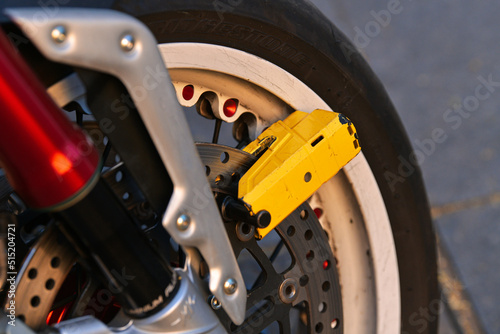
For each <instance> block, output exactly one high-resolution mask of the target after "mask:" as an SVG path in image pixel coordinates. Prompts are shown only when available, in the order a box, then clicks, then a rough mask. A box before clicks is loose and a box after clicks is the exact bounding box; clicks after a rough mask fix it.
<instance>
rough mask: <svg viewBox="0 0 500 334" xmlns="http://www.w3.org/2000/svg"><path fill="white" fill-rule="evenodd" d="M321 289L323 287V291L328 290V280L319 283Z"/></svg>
mask: <svg viewBox="0 0 500 334" xmlns="http://www.w3.org/2000/svg"><path fill="white" fill-rule="evenodd" d="M321 289H323V291H325V292H326V291H328V290H330V282H328V281H325V282H323V284H322V285H321Z"/></svg>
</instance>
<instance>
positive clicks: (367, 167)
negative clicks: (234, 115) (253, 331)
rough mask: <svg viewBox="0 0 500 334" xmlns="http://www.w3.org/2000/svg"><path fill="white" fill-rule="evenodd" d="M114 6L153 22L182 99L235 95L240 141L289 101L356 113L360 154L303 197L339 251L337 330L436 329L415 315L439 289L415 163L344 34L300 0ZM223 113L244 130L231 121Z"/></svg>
mask: <svg viewBox="0 0 500 334" xmlns="http://www.w3.org/2000/svg"><path fill="white" fill-rule="evenodd" d="M115 9H118V10H121V11H124V12H127V13H129V14H132V15H135V16H136V17H138V18H139V19H140V20H141V21H143V22H144V23H145V24H146V25H147V26H148V27H149V28H150V29H151V31H152V32H153V33H154V35H155V36H156V38H157V40H158V42H159V49H160V51H161V53H162V56H163V58H164V60H165V63H166V66H167V67H168V69H169V71H170V74H171V77H172V81H173V82H174V85H175V87H176V89H177V91H178V97H179V101H180V102H181V104H183V105H192V104H193V103H190V101H191V100H193V101H199V100H200V99H206V100H208V101H209V102H210V105H211V108H214V109H217V108H220V109H221V110H223V103H224V101H226V100H234V101H237V103H238V105H239V106H240V107H241V108H244V110H245V113H246V114H247V115H251V116H249V117H248V119H249V120H247V121H246V125H247V128H248V129H249V130H248V139H249V140H253V139H255V137H256V136H257V135H258V134H259V133H260V131H262V130H263V129H264V128H265V127H266V126H267V125H269V124H272V123H273V122H274V121H276V120H278V119H283V118H285V117H286V116H287V115H288V114H289V113H290V112H292V111H294V110H302V111H306V112H311V111H313V110H314V109H318V108H321V109H328V110H333V111H336V112H340V113H343V114H345V115H346V116H347V117H349V118H350V119H351V120H352V121H353V123H354V124H355V126H356V128H357V130H358V134H359V138H360V143H361V147H362V154H360V155H359V156H358V157H357V158H355V160H353V161H352V162H351V163H350V164H349V165H347V166H346V167H345V168H344V170H343V171H342V172H340V173H339V174H338V175H336V176H335V177H334V178H333V179H332V180H330V181H329V182H327V183H326V184H325V185H324V186H323V187H322V188H321V189H319V190H318V192H317V193H316V194H315V195H314V196H313V197H312V198H311V199H310V200H309V204H310V205H311V207H312V208H313V209H314V210H315V212H316V213H319V214H318V217H319V221H320V223H321V225H322V228H323V229H324V230H325V232H326V233H327V235H328V238H329V243H330V246H331V248H332V250H333V254H334V256H335V259H336V266H337V270H338V276H339V280H340V289H341V291H340V294H341V297H342V308H343V329H344V332H345V333H362V334H365V333H380V334H391V333H416V332H417V330H418V331H419V333H436V331H437V321H427V320H426V326H417V327H416V326H415V322H416V321H417V320H418V317H419V316H420V314H421V313H419V312H420V310H421V309H422V308H425V309H429V308H430V307H431V306H433V305H434V303H435V301H436V300H439V294H438V288H437V265H436V249H435V237H434V232H433V228H432V223H431V218H430V214H429V208H428V203H427V198H426V194H425V189H424V186H423V182H422V177H421V174H420V172H419V169H418V167H416V166H411V167H412V168H411V172H408V173H406V172H405V173H403V174H402V173H401V170H402V167H401V161H402V160H404V159H406V160H408V159H409V157H410V155H411V145H410V143H409V141H408V139H407V136H406V134H405V131H404V129H403V127H402V124H401V122H400V120H399V118H398V116H397V114H396V111H395V110H394V107H393V105H392V103H391V102H390V100H389V97H388V95H387V93H386V92H385V90H384V88H383V87H382V85H381V83H380V82H379V81H378V79H377V78H376V77H375V75H374V74H373V72H372V71H371V70H370V68H369V67H368V65H367V64H366V62H365V61H364V60H363V59H362V57H361V56H360V55H359V54H358V53H357V52H356V51H355V49H354V47H353V46H352V44H351V43H350V42H349V41H348V40H347V39H346V38H345V37H344V35H343V34H342V33H341V32H340V31H338V29H337V28H336V27H335V26H334V25H333V24H332V23H331V22H329V21H328V20H327V19H326V18H325V17H324V16H323V15H322V14H321V13H320V12H319V11H318V10H317V9H316V8H315V7H313V6H312V5H311V4H309V3H307V2H304V1H301V0H278V1H272V2H271V1H265V0H255V1H242V0H228V1H223V0H221V1H218V0H216V1H213V2H205V1H199V0H173V1H166V2H159V1H144V2H133V3H132V2H129V1H117V2H116V4H115ZM184 87H189V91H188V94H187V95H183V92H184ZM191 89H192V92H191ZM191 94H193V96H191ZM187 115H188V113H187ZM219 115H223V113H222V112H221V113H219ZM188 116H189V115H188ZM196 116H198V115H195V117H190V118H189V121H190V124H191V128H192V131H193V135H194V137H195V139H198V140H203V136H204V135H203V129H204V128H206V126H205V125H204V124H205V123H203V122H205V121H206V120H205V119H203V117H196ZM245 117H246V116H245ZM220 118H222V120H223V121H224V126H225V127H226V130H228V132H230V128H231V126H232V127H233V133H232V134H233V137H236V139H238V140H241V139H242V138H241V135H239V137H238V134H237V133H238V131H236V130H235V128H237V127H239V125H240V123H238V121H237V122H234V123H233V121H232V120H231V119H230V118H228V117H224V116H221V117H220ZM226 124H229V125H230V126H226ZM224 126H223V127H222V130H223V131H222V132H224ZM224 138H229V139H228V140H229V141H230V140H231V133H229V134H227V135H226V136H225V137H224V133H222V134H221V140H223V139H224ZM240 146H241V142H240ZM405 171H408V170H405ZM317 330H318V329H316V331H317ZM321 331H322V330H321Z"/></svg>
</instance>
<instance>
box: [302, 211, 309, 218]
mask: <svg viewBox="0 0 500 334" xmlns="http://www.w3.org/2000/svg"><path fill="white" fill-rule="evenodd" d="M308 217H309V212H307V210H302V211H300V219H302V220H306V219H307V218H308Z"/></svg>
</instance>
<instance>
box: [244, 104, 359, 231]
mask: <svg viewBox="0 0 500 334" xmlns="http://www.w3.org/2000/svg"><path fill="white" fill-rule="evenodd" d="M360 150H361V148H360V146H359V142H358V137H357V135H356V130H355V128H354V126H353V124H352V123H351V121H349V120H348V119H347V118H346V117H345V116H344V115H342V114H339V113H335V112H331V111H326V110H320V109H317V110H315V111H313V112H312V113H306V112H303V111H295V112H294V113H293V114H291V115H290V116H288V117H287V118H286V119H285V120H284V121H278V122H276V123H274V124H273V125H271V126H270V127H269V128H268V129H266V130H265V131H264V132H263V133H262V134H261V135H260V136H259V137H258V138H257V139H256V140H254V141H253V142H251V143H250V144H249V145H248V146H247V147H246V148H245V149H244V151H246V152H248V153H250V154H253V155H255V156H260V157H259V159H258V160H257V161H256V162H255V164H254V165H253V166H252V167H251V168H250V169H249V170H248V171H247V172H246V173H245V175H243V176H242V177H241V179H240V181H239V187H238V198H239V199H240V200H242V201H243V202H244V203H245V205H246V206H247V208H248V209H249V210H250V212H251V214H252V215H253V214H256V213H258V212H260V211H262V210H266V211H268V212H269V213H270V214H271V223H270V224H269V225H268V226H267V227H266V228H258V229H257V237H258V238H259V239H260V238H263V237H265V236H266V234H268V233H269V232H270V231H271V230H272V229H274V228H275V227H276V226H277V225H278V224H279V223H280V222H281V221H282V220H283V219H285V218H286V217H287V216H288V215H289V214H290V213H292V212H293V211H294V210H295V209H296V208H297V207H298V206H299V205H300V204H302V203H303V202H304V201H306V200H307V199H308V198H309V197H310V196H311V195H312V194H313V193H314V192H315V191H316V190H318V189H319V187H320V186H321V185H322V184H323V183H325V182H326V181H328V180H329V179H330V178H332V177H333V176H334V175H335V174H337V172H338V171H339V170H340V169H341V168H342V167H344V166H345V165H346V164H347V163H348V162H349V161H351V160H352V159H353V158H354V157H355V156H356V155H357V154H358V153H359V151H360Z"/></svg>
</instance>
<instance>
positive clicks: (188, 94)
mask: <svg viewBox="0 0 500 334" xmlns="http://www.w3.org/2000/svg"><path fill="white" fill-rule="evenodd" d="M193 96H194V87H193V85H187V86H186V87H184V88H183V89H182V98H183V99H184V100H186V101H189V100H191V99H192V98H193Z"/></svg>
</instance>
